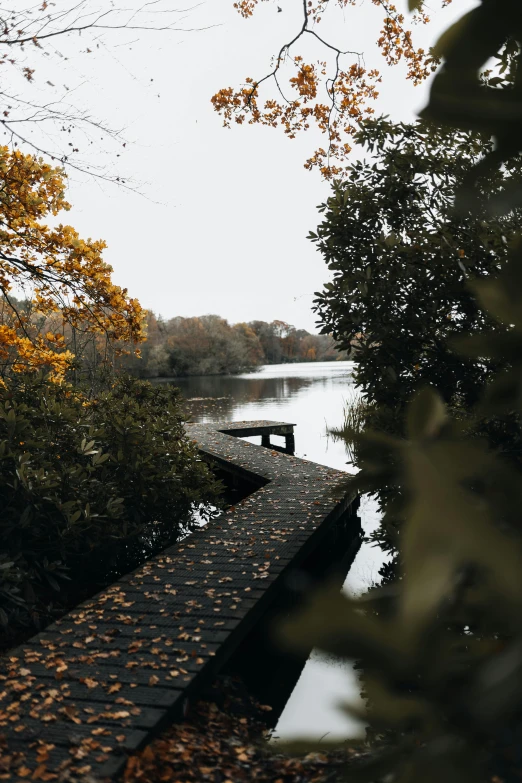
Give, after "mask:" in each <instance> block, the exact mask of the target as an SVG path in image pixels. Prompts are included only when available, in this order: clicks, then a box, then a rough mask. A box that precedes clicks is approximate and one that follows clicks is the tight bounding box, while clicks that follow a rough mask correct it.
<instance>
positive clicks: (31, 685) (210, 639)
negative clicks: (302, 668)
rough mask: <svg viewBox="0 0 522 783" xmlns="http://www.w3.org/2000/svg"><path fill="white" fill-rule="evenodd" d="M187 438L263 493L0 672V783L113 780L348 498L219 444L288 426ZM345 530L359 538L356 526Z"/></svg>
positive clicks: (281, 464) (340, 484) (237, 638)
mask: <svg viewBox="0 0 522 783" xmlns="http://www.w3.org/2000/svg"><path fill="white" fill-rule="evenodd" d="M187 429H188V432H189V435H190V437H192V438H193V439H194V440H195V441H197V443H198V445H199V448H200V451H201V453H202V455H203V456H204V457H205V458H206V459H209V460H211V461H212V462H214V463H215V464H217V465H218V466H220V467H221V468H225V469H227V470H232V471H233V472H235V473H236V474H237V475H238V476H241V477H243V478H245V479H248V480H249V481H251V482H252V483H254V484H255V485H256V486H257V487H259V489H257V491H255V492H254V493H253V494H251V495H250V496H249V497H247V498H246V499H245V500H243V501H242V502H241V503H239V504H238V505H237V506H236V507H235V508H231V509H230V510H229V511H228V512H227V513H226V514H225V515H224V516H222V517H220V518H219V519H218V520H217V521H216V522H213V523H211V524H209V525H207V526H206V527H204V528H201V529H199V530H198V531H196V532H195V533H194V534H192V535H191V536H190V537H188V538H186V539H184V540H183V541H181V542H180V543H178V544H175V545H174V546H172V547H170V548H168V549H167V550H165V551H164V552H163V553H161V554H160V555H158V556H156V557H153V558H152V559H150V560H149V561H147V562H146V563H145V565H143V566H141V567H140V568H139V569H137V570H136V571H134V572H133V573H131V574H129V575H127V576H125V577H123V578H122V579H120V580H119V581H118V582H117V583H115V584H114V585H112V586H111V587H109V588H107V589H106V590H103V591H102V592H101V593H99V594H98V595H96V596H95V597H94V598H92V599H91V600H89V601H86V602H85V603H83V604H81V605H80V606H78V607H77V608H76V609H74V610H73V611H72V612H70V613H69V614H68V615H66V616H65V617H64V618H62V619H61V620H59V621H57V622H55V623H53V624H52V625H51V626H49V627H48V628H47V630H46V631H45V632H43V633H40V634H38V635H37V636H35V637H34V638H32V639H31V640H30V641H29V642H27V643H26V644H24V645H21V646H20V647H18V648H16V649H15V650H12V651H11V652H10V653H9V654H8V656H7V657H6V658H5V659H4V660H3V661H1V665H0V780H2V779H8V780H17V779H20V780H23V779H25V780H27V779H33V780H55V779H57V778H58V777H59V776H60V775H61V774H62V773H63V772H64V771H65V770H68V771H69V772H72V773H75V774H86V773H93V774H96V775H97V776H100V777H104V776H107V777H114V776H115V775H117V774H118V772H119V771H121V769H122V767H123V765H124V763H125V759H126V756H127V754H128V752H129V751H131V750H134V749H137V748H139V747H141V746H142V745H144V744H145V743H146V742H147V741H148V740H149V739H150V738H151V737H152V736H153V735H154V734H155V733H156V732H157V731H158V730H160V729H161V728H162V727H163V726H165V725H166V724H168V722H170V721H172V720H173V719H176V718H177V717H179V716H180V715H182V713H183V709H184V704H185V703H186V699H187V698H192V697H193V696H195V695H197V693H198V690H199V689H200V688H201V687H202V686H203V685H204V684H205V683H206V682H209V681H210V680H211V679H212V677H213V676H214V675H215V674H216V673H217V672H218V671H219V669H220V667H222V666H223V664H224V663H225V662H226V660H227V659H228V658H229V657H230V655H231V654H232V653H233V652H234V651H235V650H236V649H237V647H238V646H239V644H240V643H241V641H242V640H243V639H244V638H245V636H246V634H247V633H248V632H249V631H250V630H251V629H252V628H253V626H254V625H255V623H256V622H257V621H258V620H259V619H260V618H261V617H262V616H263V614H264V613H265V612H266V611H267V609H268V608H269V607H270V605H272V603H273V601H274V600H275V599H277V594H278V591H279V589H280V586H281V584H282V583H283V581H284V579H285V578H286V575H287V574H288V572H289V570H291V569H292V568H295V567H298V566H299V564H300V563H302V562H303V561H304V559H305V558H306V557H307V555H309V554H310V553H311V552H312V551H313V550H314V548H315V546H316V545H317V543H318V542H319V540H320V539H321V537H322V536H323V535H324V534H325V533H326V532H327V530H328V528H329V527H331V525H332V523H333V522H334V521H335V520H336V519H338V518H339V517H340V516H341V515H342V514H343V513H344V512H346V511H347V510H348V509H349V507H350V504H352V503H353V501H354V499H355V495H354V494H353V493H351V494H350V493H348V494H346V479H347V476H346V474H345V473H341V472H339V471H336V470H332V469H329V468H326V467H324V466H321V465H317V464H315V463H312V462H308V461H306V460H302V459H298V458H297V457H293V456H290V455H288V454H283V453H281V452H280V451H276V450H274V449H267V448H261V447H260V446H256V445H253V444H251V443H249V442H246V441H242V440H240V439H239V438H238V437H234V436H233V435H231V434H227V432H229V433H230V432H233V433H235V434H249V435H261V436H262V437H263V436H264V438H263V439H264V442H265V443H267V439H268V438H269V437H270V435H271V434H272V435H273V434H283V435H285V436H288V438H291V437H292V433H293V426H292V425H289V424H282V423H279V422H233V423H229V424H226V423H222V424H220V425H206V424H193V425H188V427H187ZM353 527H354V538H356V537H357V536H358V534H359V523H358V518H357V517H356V516H355V515H354V516H353Z"/></svg>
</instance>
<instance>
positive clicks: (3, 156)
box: [0, 147, 143, 380]
mask: <svg viewBox="0 0 522 783" xmlns="http://www.w3.org/2000/svg"><path fill="white" fill-rule="evenodd" d="M0 179H1V182H2V189H1V192H0V293H1V295H2V298H3V300H4V305H3V310H2V322H1V323H0V370H1V374H2V377H4V378H5V377H6V376H8V375H9V374H11V373H13V372H14V373H21V372H25V371H34V370H40V369H42V370H45V371H46V372H48V373H49V374H50V376H51V377H52V378H54V379H56V380H60V379H62V378H63V376H64V374H65V372H66V370H67V368H68V366H70V363H71V361H72V359H73V356H74V349H75V341H76V339H77V338H78V337H79V336H80V335H83V336H85V335H97V334H98V335H104V336H106V337H107V338H108V339H110V340H111V341H113V342H116V341H119V340H124V341H131V342H132V343H135V342H139V341H141V339H142V338H143V332H142V320H143V314H142V309H141V307H140V305H139V303H138V301H137V300H136V299H132V298H130V297H129V296H128V293H127V290H126V289H121V288H120V287H119V286H116V285H114V284H113V282H112V280H111V272H112V269H111V267H110V266H109V265H108V264H106V263H105V262H104V260H103V255H102V254H103V250H104V248H105V243H104V242H103V241H100V240H92V239H88V240H84V239H82V238H81V237H80V236H79V235H78V233H77V231H75V229H74V228H72V227H71V226H68V225H64V224H62V223H59V224H58V225H56V226H54V227H51V226H49V225H47V224H46V223H45V222H44V220H45V219H46V218H47V219H48V218H51V217H54V216H57V215H58V214H59V213H60V212H62V211H67V210H68V209H69V208H70V205H69V204H68V202H67V201H66V199H65V194H64V191H65V180H64V175H63V171H62V170H61V169H59V168H53V167H52V166H50V165H49V164H47V163H44V162H43V161H42V160H41V159H36V158H34V157H33V156H31V155H28V154H24V153H22V152H20V151H19V150H14V151H12V150H9V148H8V147H1V148H0ZM20 293H23V294H25V298H26V299H28V300H29V301H30V305H31V306H30V308H28V307H25V308H24V309H23V310H20V309H18V307H17V304H16V300H15V298H14V297H15V296H16V295H18V296H19V295H20ZM35 316H40V317H45V318H48V319H49V318H52V319H53V322H54V327H53V328H52V329H49V330H48V331H47V332H45V333H41V332H40V331H39V329H38V325H37V322H36V320H35ZM66 327H67V328H68V329H69V334H71V335H72V341H71V342H70V343H69V345H67V344H66V337H65V329H66Z"/></svg>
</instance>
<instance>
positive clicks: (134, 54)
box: [35, 0, 476, 330]
mask: <svg viewBox="0 0 522 783" xmlns="http://www.w3.org/2000/svg"><path fill="white" fill-rule="evenodd" d="M63 2H64V3H65V0H63ZM182 2H183V0H180V5H179V7H182V6H181V3H182ZM134 3H135V4H136V6H137V5H139V2H138V0H131V2H130V4H131V5H133V4H134ZM475 4H476V3H475V2H473V1H472V0H454V2H453V5H452V6H450V7H449V8H448V9H446V10H444V11H440V10H439V6H440V0H430V5H431V6H432V7H433V18H434V21H433V22H432V24H431V26H430V27H429V28H421V29H417V30H416V32H417V33H418V36H417V41H418V42H420V43H422V44H423V45H425V46H429V45H430V44H431V43H433V41H434V40H435V39H436V37H437V36H438V34H439V33H440V31H441V30H443V29H444V28H445V27H447V26H448V24H449V23H450V22H451V21H452V20H453V19H455V18H456V17H457V16H460V15H461V13H462V12H463V11H465V10H467V9H468V8H470V7H472V6H473V5H475ZM126 5H127V6H128V5H129V2H127V3H126ZM167 5H172V4H170V3H167ZM232 5H233V3H232V0H211V2H210V1H209V2H203V3H201V4H200V5H199V6H198V7H196V8H195V9H194V10H192V11H191V12H189V13H187V14H186V15H185V22H184V26H186V27H187V26H188V27H207V26H210V25H216V26H215V27H213V28H211V29H207V30H204V31H200V32H187V33H160V32H157V33H142V34H139V33H138V34H133V35H132V36H131V35H130V34H129V33H126V34H125V35H123V36H119V35H118V34H106V35H105V36H104V38H103V41H104V44H105V45H103V44H101V45H100V47H99V48H96V49H94V51H93V54H90V55H89V54H82V53H79V52H78V51H77V50H78V39H76V38H74V39H71V41H69V42H68V43H65V42H63V41H62V40H60V41H59V40H58V39H56V41H55V46H56V49H57V50H58V51H59V52H61V53H64V52H65V53H66V54H68V55H69V60H68V61H67V62H65V61H64V60H60V58H58V59H57V60H56V62H60V63H61V66H63V67H61V70H60V72H57V71H56V66H49V67H50V68H51V69H52V68H54V69H55V70H54V72H53V71H52V70H50V71H49V73H51V74H52V73H54V75H53V76H52V79H53V83H56V84H57V86H59V85H60V84H66V85H67V86H69V87H71V86H76V85H81V86H79V87H78V89H77V91H76V93H75V101H76V104H77V105H78V104H80V105H82V106H85V107H88V108H89V110H90V111H91V113H92V114H94V115H97V116H99V117H102V118H104V119H105V120H106V121H108V122H109V123H110V124H112V125H113V126H118V127H120V126H125V127H126V131H125V135H126V137H127V138H128V139H129V140H130V141H131V142H132V143H130V144H128V145H127V147H126V148H125V150H123V149H122V150H121V151H122V152H123V153H124V154H123V155H122V157H121V158H119V159H117V162H118V164H120V169H121V172H122V173H123V174H129V173H130V174H132V176H133V177H134V179H135V181H136V182H137V183H141V184H140V191H141V193H142V194H143V195H137V194H134V193H129V192H126V191H125V190H122V189H118V188H116V187H114V186H111V185H106V184H103V183H100V182H97V181H95V180H93V179H90V180H89V179H85V178H81V177H76V176H73V177H71V182H70V191H69V199H70V201H71V202H72V203H73V210H72V211H71V213H69V216H67V217H66V222H70V223H71V224H72V225H74V226H75V227H76V228H77V229H78V230H79V231H80V232H81V233H82V234H83V235H84V236H90V237H93V238H104V239H105V240H106V241H107V242H108V245H109V247H108V250H107V252H106V259H107V260H108V261H109V263H111V264H112V266H113V268H114V278H115V281H116V282H117V283H119V284H120V285H123V286H127V287H128V289H129V292H130V293H131V295H133V296H137V297H138V298H139V299H140V301H141V303H142V305H143V306H145V307H148V308H151V309H153V310H154V311H155V312H157V313H160V314H162V315H163V316H165V317H167V318H168V317H172V316H175V315H182V316H191V315H201V314H204V313H217V314H219V315H222V316H224V317H226V318H228V319H229V320H230V321H232V322H237V321H243V320H252V319H254V318H256V319H263V320H267V321H268V320H272V319H275V318H279V319H282V320H285V321H288V322H290V323H293V324H294V325H295V326H297V327H300V328H306V329H309V330H313V329H314V321H315V317H314V315H313V313H312V312H311V303H312V298H313V293H314V291H316V290H318V289H319V288H320V287H321V285H322V283H323V282H325V281H326V279H327V270H326V267H325V266H324V263H323V261H322V259H321V256H320V255H319V254H318V253H317V252H316V251H315V249H314V246H313V245H312V244H311V243H310V242H309V241H308V240H307V239H306V235H307V233H308V231H309V230H310V229H315V227H316V225H317V222H318V214H317V211H316V206H317V205H318V204H319V203H320V202H321V201H322V200H324V198H325V197H326V196H327V195H328V190H329V186H328V185H326V184H325V183H323V182H321V180H320V177H319V175H318V174H317V173H309V172H307V171H305V169H304V168H303V162H304V160H305V159H306V157H308V155H309V154H310V153H311V152H312V151H313V150H314V149H315V147H316V146H317V145H318V142H320V141H321V139H320V137H319V136H318V135H315V134H313V133H312V132H309V133H308V134H307V135H305V136H303V137H300V138H298V139H296V140H294V141H289V140H287V139H286V138H284V137H283V134H282V132H281V131H277V130H273V129H265V128H257V127H248V126H244V127H240V128H234V129H233V130H232V131H227V130H225V129H223V128H222V123H221V120H220V118H219V117H218V115H217V114H216V113H215V112H214V111H213V109H212V106H211V104H210V97H211V96H212V95H213V94H214V93H215V92H216V91H217V90H218V89H219V88H221V87H225V86H232V85H238V84H240V83H241V82H242V81H243V79H244V77H245V76H247V75H252V76H254V77H259V76H261V75H263V74H264V73H265V72H266V71H267V68H268V65H269V60H270V56H271V55H272V54H274V53H275V51H276V50H277V49H278V48H279V46H280V45H281V44H282V43H283V42H285V41H286V40H288V38H289V37H291V36H292V34H293V33H294V31H295V29H296V26H297V25H298V24H299V23H300V17H299V13H300V9H301V0H277V2H276V0H273V1H272V0H270V2H267V3H264V4H262V5H261V7H260V8H259V10H258V11H257V12H256V15H255V16H254V18H252V19H250V20H248V21H245V20H243V19H241V18H240V17H239V15H238V14H237V12H235V11H234V9H233V7H232ZM277 5H279V6H280V7H281V8H282V13H277ZM397 5H398V7H399V8H401V7H404V9H405V7H406V0H397ZM381 17H382V12H381V11H380V10H378V9H376V8H375V7H374V6H373V5H372V3H371V2H370V0H362V2H361V3H360V4H359V6H358V7H356V8H348V9H347V10H346V12H345V19H346V23H345V24H344V25H343V24H341V22H342V18H341V16H340V15H339V14H338V15H337V16H336V18H335V19H334V20H332V23H331V24H329V25H328V22H327V21H326V20H325V21H324V22H323V23H322V29H321V32H322V35H323V36H325V37H328V38H329V39H330V40H332V42H335V43H336V44H338V45H339V46H341V47H343V48H351V49H357V50H360V51H364V53H365V57H366V64H367V65H368V66H369V67H379V68H380V69H381V70H382V71H384V76H385V78H384V80H383V84H382V85H381V88H380V90H381V94H380V98H379V101H378V103H377V105H376V107H375V108H376V111H377V112H378V113H387V114H390V115H391V116H392V117H393V118H394V119H401V120H409V119H412V118H413V117H414V115H415V111H416V110H417V109H418V108H419V107H421V106H422V105H423V104H424V102H425V100H426V94H427V93H426V88H425V87H420V88H414V87H413V86H412V85H411V84H409V83H406V82H405V79H404V74H405V70H404V68H403V67H402V66H399V67H396V68H393V69H387V68H386V66H385V63H384V60H383V58H382V56H381V55H380V54H379V53H378V51H377V50H376V47H375V40H376V38H377V37H378V31H379V29H380V28H379V21H380V19H381ZM133 39H134V40H135V43H130V41H132V40H133ZM84 43H85V45H89V46H90V45H91V44H90V43H89V41H88V40H87V39H84ZM82 46H83V44H82ZM296 52H297V50H296ZM307 53H308V54H310V53H311V50H310V49H307ZM323 55H324V52H323V51H321V49H320V48H319V46H318V47H317V48H316V49H315V56H316V58H317V57H322V56H323ZM36 78H37V79H39V80H40V82H42V81H45V79H46V78H47V75H45V76H44V74H43V72H38V71H37V73H36ZM152 80H153V81H152ZM35 86H37V87H38V84H36V85H35ZM323 143H324V141H323ZM91 149H92V148H91ZM90 154H93V153H92V152H91V153H90ZM99 155H100V157H101V158H102V153H101V152H100V153H99Z"/></svg>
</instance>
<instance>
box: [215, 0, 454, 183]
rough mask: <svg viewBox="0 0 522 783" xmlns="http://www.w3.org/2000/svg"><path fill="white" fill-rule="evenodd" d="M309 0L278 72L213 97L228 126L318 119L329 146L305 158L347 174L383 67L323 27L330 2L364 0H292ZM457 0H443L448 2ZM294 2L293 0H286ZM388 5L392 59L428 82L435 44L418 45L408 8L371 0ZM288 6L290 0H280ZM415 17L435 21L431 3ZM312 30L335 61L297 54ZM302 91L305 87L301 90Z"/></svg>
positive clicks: (245, 3)
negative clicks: (269, 89)
mask: <svg viewBox="0 0 522 783" xmlns="http://www.w3.org/2000/svg"><path fill="white" fill-rule="evenodd" d="M267 1H268V0H236V2H235V3H234V7H235V8H236V9H237V11H238V12H239V13H240V14H241V15H242V16H243V17H244V18H249V17H251V16H252V15H253V13H254V11H255V10H256V7H257V6H258V5H259V4H260V3H262V2H267ZM292 2H293V3H299V4H301V3H302V7H303V22H302V28H301V30H300V31H297V33H296V35H295V36H294V37H293V39H292V40H291V41H290V42H288V43H286V44H284V45H283V46H282V47H281V49H280V51H279V53H278V54H277V56H276V57H275V58H274V66H273V69H272V71H271V72H270V73H268V74H266V75H265V76H263V78H261V79H259V80H255V79H253V78H251V77H248V78H247V79H245V85H244V86H242V87H240V88H239V89H234V88H232V87H227V88H224V89H222V90H219V92H217V93H216V94H215V95H214V96H213V97H212V99H211V100H212V103H213V106H214V109H215V110H216V111H217V112H218V113H219V114H220V115H221V116H222V118H223V124H224V126H225V127H231V125H232V124H233V123H237V124H243V123H244V122H245V121H247V122H248V124H250V125H254V124H258V125H266V126H269V127H281V128H282V129H283V132H284V133H285V134H286V135H287V136H288V137H289V138H292V139H293V138H295V136H296V135H297V133H299V132H302V131H305V130H308V129H309V128H310V127H312V126H314V127H315V128H317V129H318V130H319V131H320V132H321V133H322V134H325V135H326V137H327V140H328V143H327V145H326V148H323V147H319V148H318V149H317V150H316V151H315V152H314V154H313V155H312V156H311V157H310V158H309V159H308V160H307V161H306V162H305V167H306V168H307V169H312V168H318V169H319V170H320V171H321V173H322V175H323V176H324V177H326V178H331V177H334V176H338V175H339V174H341V173H342V168H341V167H340V166H342V165H343V163H345V162H346V158H347V156H348V155H349V153H350V151H351V144H350V141H349V138H350V136H352V135H353V134H354V133H355V131H356V130H357V126H358V124H359V123H360V122H361V121H362V120H363V119H364V118H365V117H366V116H368V115H371V114H372V113H373V108H372V107H371V105H369V104H370V102H371V101H373V100H375V99H376V98H377V97H378V95H379V93H378V90H377V85H378V84H379V82H380V81H381V75H380V72H379V71H378V70H377V69H370V70H368V69H367V68H366V67H365V66H364V61H363V56H362V55H363V53H360V52H346V51H342V50H340V49H338V48H336V47H335V46H333V45H332V44H331V43H330V42H329V41H327V40H326V39H324V38H323V37H322V36H320V35H319V34H318V32H317V30H318V29H320V28H318V24H319V22H320V21H321V19H322V17H323V14H324V12H325V11H326V10H327V8H328V6H329V5H331V6H334V5H337V6H338V7H340V8H341V9H347V8H348V7H349V6H355V5H358V3H356V2H355V0H292ZM450 2H451V0H442V3H441V4H442V6H446V5H448V4H449V3H450ZM286 3H288V0H286ZM371 3H372V4H373V5H375V6H378V7H379V8H381V9H382V11H383V12H384V17H383V21H382V28H381V30H380V32H379V34H378V38H377V45H378V47H379V48H380V50H381V52H382V55H383V56H384V58H385V61H386V63H387V64H388V65H397V64H398V63H400V62H404V63H405V64H406V66H407V74H406V78H407V79H409V80H411V81H412V82H413V83H414V84H415V85H418V84H420V83H421V82H423V81H424V80H425V79H426V78H427V77H428V76H429V75H430V74H431V73H432V72H433V71H435V69H436V67H437V65H438V60H437V59H436V57H435V56H434V55H433V53H432V52H430V51H425V50H424V49H422V48H416V47H415V45H414V43H413V35H412V32H411V30H410V29H409V28H408V26H407V25H406V24H405V19H404V15H403V14H402V13H399V11H398V9H397V7H396V6H395V5H394V4H393V3H390V2H387V0H371ZM279 5H280V7H281V10H284V8H285V0H280V4H279ZM414 5H415V6H417V7H416V9H415V10H414V13H413V18H412V21H413V22H414V23H419V22H420V23H422V24H427V23H428V22H429V21H430V20H429V17H428V16H427V15H426V13H425V12H424V9H423V3H422V2H419V3H415V4H414ZM306 35H311V36H313V37H314V38H315V39H316V42H317V43H318V44H320V45H321V46H322V47H324V48H325V49H326V51H327V54H328V57H329V58H330V59H329V60H328V61H317V63H305V62H304V60H303V58H302V56H300V55H293V54H292V53H291V48H292V47H293V46H294V45H295V44H296V43H297V42H298V41H299V40H300V39H301V38H302V37H304V36H306ZM346 57H351V58H355V62H353V61H352V62H349V63H348V64H346V65H345V64H344V63H345V58H346ZM283 65H286V66H290V67H291V68H293V69H295V73H294V75H292V76H290V77H289V78H288V80H287V85H286V86H288V87H289V88H290V90H288V89H286V87H285V84H284V83H283V81H282V70H281V69H282V67H283ZM270 80H271V81H273V83H274V85H275V97H268V98H266V99H265V100H264V101H262V100H261V98H260V89H261V86H262V85H263V84H264V82H267V81H270ZM296 93H297V94H296Z"/></svg>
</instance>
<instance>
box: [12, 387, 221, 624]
mask: <svg viewBox="0 0 522 783" xmlns="http://www.w3.org/2000/svg"><path fill="white" fill-rule="evenodd" d="M219 488H220V485H219V484H218V483H217V482H215V480H214V479H213V477H212V475H211V474H210V472H209V470H208V468H207V466H206V465H205V464H204V463H203V462H202V461H201V459H200V458H199V457H198V452H197V448H196V446H195V444H194V443H192V442H191V441H190V440H189V439H188V438H187V437H186V435H185V432H184V428H183V417H182V414H181V403H180V397H179V393H178V391H177V390H176V389H174V388H172V387H167V386H165V387H153V386H151V385H150V384H149V383H147V382H143V381H137V380H134V379H129V378H119V379H117V380H116V381H114V383H113V385H112V388H110V389H109V390H108V391H105V392H102V393H100V394H99V395H98V396H97V397H96V399H89V397H88V396H87V395H84V394H82V393H81V392H79V391H78V390H75V389H71V388H66V387H60V386H57V385H54V384H49V383H46V382H45V381H43V380H41V379H34V378H23V379H19V380H18V381H17V382H16V383H12V384H11V385H10V386H9V388H1V389H0V509H1V510H0V540H1V541H2V548H1V554H0V620H1V621H2V624H3V625H7V624H8V623H9V622H13V623H15V624H19V623H27V622H28V620H29V617H30V616H31V615H32V620H33V622H37V621H38V620H39V618H40V619H41V618H45V617H46V616H47V615H48V614H49V613H50V612H53V611H58V610H59V609H60V607H62V606H63V605H64V604H68V603H70V601H71V600H74V597H75V596H77V595H79V594H81V592H82V591H83V590H89V589H92V588H93V585H95V584H98V583H103V582H104V581H106V580H107V579H111V578H114V577H115V575H116V574H118V573H120V572H121V571H122V570H125V569H127V570H129V569H130V568H131V567H132V566H133V565H134V564H135V562H136V561H137V560H139V559H143V557H144V556H145V553H147V552H151V551H153V550H154V549H157V548H158V547H159V546H161V545H162V544H165V543H166V542H167V541H172V540H173V539H175V538H176V536H178V535H179V534H180V533H182V532H183V531H185V530H186V529H188V528H190V526H191V519H192V513H191V512H192V510H193V509H194V507H195V506H199V505H200V504H202V506H201V509H200V511H201V513H203V515H205V514H207V515H208V514H211V513H212V509H213V506H212V505H211V503H212V502H213V501H214V502H215V500H216V497H217V494H218V491H219Z"/></svg>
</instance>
